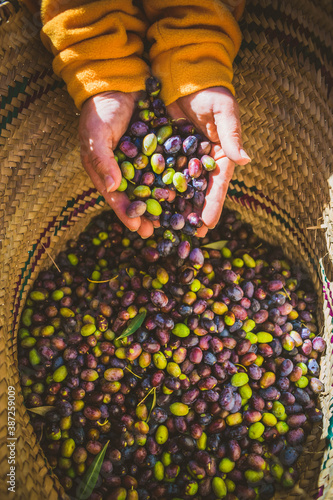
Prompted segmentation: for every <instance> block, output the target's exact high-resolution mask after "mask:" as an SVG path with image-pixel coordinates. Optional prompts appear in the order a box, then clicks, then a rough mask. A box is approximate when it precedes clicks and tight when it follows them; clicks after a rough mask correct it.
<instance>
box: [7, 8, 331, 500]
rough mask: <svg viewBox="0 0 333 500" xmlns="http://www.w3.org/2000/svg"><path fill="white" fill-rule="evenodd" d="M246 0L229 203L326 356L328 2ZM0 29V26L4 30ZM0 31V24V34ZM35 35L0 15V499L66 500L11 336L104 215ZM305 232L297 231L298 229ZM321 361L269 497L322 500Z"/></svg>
mask: <svg viewBox="0 0 333 500" xmlns="http://www.w3.org/2000/svg"><path fill="white" fill-rule="evenodd" d="M317 4H318V0H313V2H312V1H309V0H293V2H289V1H288V0H273V1H272V0H248V3H247V8H246V12H245V15H244V18H243V21H242V23H241V28H242V32H243V35H244V42H243V45H242V48H241V51H240V53H239V56H238V57H237V60H236V75H235V87H236V89H237V93H238V99H239V102H240V107H241V114H242V124H243V136H244V147H245V149H246V151H248V152H249V154H250V156H251V157H252V158H253V160H252V163H251V164H250V165H246V166H245V167H237V168H236V171H235V175H234V179H233V181H232V183H231V185H230V190H229V195H228V201H227V205H228V206H229V207H230V208H234V209H236V210H238V211H239V212H240V213H241V215H242V217H243V219H244V220H245V221H247V222H250V223H251V224H252V225H253V227H254V230H255V231H256V232H257V234H258V235H259V236H261V237H263V238H264V239H267V240H269V241H270V242H274V243H276V244H279V245H282V247H283V248H284V250H285V253H286V254H287V255H288V256H290V257H293V258H296V259H298V260H299V261H302V263H303V265H304V266H305V267H306V268H307V269H308V271H309V273H310V275H311V277H312V279H313V282H314V284H315V287H316V290H317V292H318V295H319V299H320V323H321V328H322V333H323V336H324V338H325V339H326V341H327V343H328V346H330V345H331V342H330V341H331V336H332V316H333V289H332V285H331V284H330V282H329V281H328V280H329V279H332V276H333V273H332V269H333V267H332V255H333V248H332V247H333V225H332V212H333V210H332V209H333V205H332V200H333V196H332V195H333V176H332V173H331V172H330V165H329V162H330V160H331V155H332V148H333V137H332V130H333V127H332V125H333V116H332V109H333V106H332V104H333V103H332V100H333V97H332V94H333V92H331V93H330V90H331V88H332V83H333V67H332V63H333V57H332V46H333V44H332V33H333V23H332V19H333V12H332V10H333V6H332V2H331V0H323V1H322V2H320V6H318V5H317ZM7 19H8V21H7V22H6V20H7ZM1 20H2V21H3V22H2V24H1ZM39 28H40V27H39V25H38V22H37V21H36V19H35V18H33V17H31V15H30V14H29V13H28V12H27V11H26V10H24V9H20V10H19V11H18V12H16V9H15V4H13V3H12V2H9V1H7V2H4V3H3V4H2V5H0V61H1V63H0V93H1V96H2V97H1V106H0V161H1V173H0V195H1V198H0V199H1V204H0V244H2V251H1V255H0V266H1V267H0V276H1V286H0V304H1V308H0V327H1V330H2V332H1V336H0V373H1V377H0V498H1V499H2V498H15V500H34V499H38V500H40V499H48V500H56V499H62V498H65V497H66V495H65V494H64V492H63V490H62V488H61V486H60V484H59V482H58V481H57V479H56V477H55V476H54V475H52V474H51V473H50V471H49V468H48V464H47V461H46V460H45V457H44V455H43V453H42V451H41V450H40V448H39V446H38V443H37V442H36V437H35V435H34V433H33V429H32V426H31V424H30V423H29V422H30V420H29V414H28V413H27V411H26V410H25V407H24V405H23V398H22V394H21V390H20V385H19V375H18V370H17V339H16V334H17V328H18V321H19V316H20V313H21V311H22V307H23V304H24V301H25V299H26V296H27V293H28V292H29V289H30V287H31V285H32V283H33V281H34V279H35V278H36V276H37V275H38V273H39V271H40V270H41V269H42V268H46V267H48V266H49V265H50V264H51V260H50V255H51V256H52V257H55V256H56V255H57V253H58V252H59V251H60V250H61V249H63V248H64V246H65V242H66V241H67V239H69V238H73V237H76V236H77V235H78V234H79V233H80V231H82V230H83V229H84V227H85V226H86V224H87V223H88V222H89V220H90V219H91V217H92V216H94V215H96V214H97V213H98V211H99V210H102V209H103V208H104V207H105V204H104V200H103V198H102V197H100V196H99V194H98V193H96V190H95V189H94V188H93V186H92V184H91V182H90V180H89V179H88V178H87V176H86V174H85V172H84V170H83V168H82V167H81V164H80V156H79V145H78V139H77V126H78V115H77V112H76V110H75V108H74V105H73V103H72V102H71V99H70V98H69V97H68V95H67V93H66V89H65V87H64V84H63V83H62V82H61V80H60V79H58V78H57V77H56V76H55V75H54V74H53V72H52V68H51V62H52V61H51V56H50V55H49V54H48V53H47V52H46V50H45V49H44V48H43V46H42V44H41V42H40V40H39V34H38V32H39ZM310 227H311V228H313V227H314V228H316V229H308V228H310ZM329 356H330V352H329V349H328V353H327V355H326V356H324V357H323V359H322V362H321V379H322V380H323V381H324V382H325V386H326V392H325V393H324V394H323V396H322V397H321V400H320V403H321V407H322V409H323V412H324V420H323V423H322V424H321V425H317V426H316V427H315V428H314V430H313V432H312V434H311V435H310V436H309V438H308V441H307V446H306V449H305V453H304V455H303V457H302V459H301V463H302V470H303V473H302V475H301V480H300V483H299V484H298V485H297V486H296V487H295V488H294V489H293V490H292V491H291V492H290V491H288V492H287V493H282V494H281V493H278V494H276V497H275V498H276V499H278V498H279V499H282V498H284V499H287V498H288V499H291V500H293V499H296V498H297V499H306V498H314V497H315V496H316V497H317V498H320V499H331V498H332V497H333V452H332V445H331V444H330V439H331V438H332V435H333V415H332V411H331V406H332V397H333V389H332V383H333V380H332V375H331V365H330V361H329ZM8 386H13V387H15V390H16V434H15V436H16V437H17V441H16V493H15V496H14V495H13V494H10V495H9V494H8V492H7V484H6V481H7V476H6V474H7V473H8V470H9V465H8V448H7V446H6V445H7V410H6V408H7V387H8Z"/></svg>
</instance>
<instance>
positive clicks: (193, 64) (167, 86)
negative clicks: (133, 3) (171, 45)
mask: <svg viewBox="0 0 333 500" xmlns="http://www.w3.org/2000/svg"><path fill="white" fill-rule="evenodd" d="M200 53H201V55H200ZM152 71H153V74H154V75H156V76H157V78H159V79H160V80H161V82H162V89H161V98H162V99H163V101H164V102H165V104H166V106H168V105H169V104H171V103H172V102H174V101H176V100H177V99H179V98H180V97H183V96H185V95H189V94H193V93H194V92H197V91H198V90H204V89H207V88H210V87H220V86H222V87H226V88H227V89H229V90H230V91H231V93H232V94H233V95H235V89H234V87H233V85H232V78H233V69H232V63H231V60H230V56H229V55H228V53H227V51H226V50H225V48H224V47H223V46H222V45H220V44H214V43H212V44H205V47H204V53H203V48H202V46H200V44H198V46H195V45H190V46H185V47H179V48H177V49H172V50H170V51H168V52H164V53H162V54H160V55H159V57H158V58H156V59H155V60H154V61H153V64H152Z"/></svg>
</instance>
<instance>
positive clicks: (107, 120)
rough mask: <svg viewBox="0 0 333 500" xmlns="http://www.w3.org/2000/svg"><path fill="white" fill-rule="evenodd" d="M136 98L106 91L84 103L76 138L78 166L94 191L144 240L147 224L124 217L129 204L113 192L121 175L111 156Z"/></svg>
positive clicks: (149, 231) (122, 195)
mask: <svg viewBox="0 0 333 500" xmlns="http://www.w3.org/2000/svg"><path fill="white" fill-rule="evenodd" d="M138 96H139V94H138V93H137V92H132V93H124V92H114V91H112V92H111V91H110V92H102V93H101V94H97V95H95V96H93V97H90V98H89V99H87V101H86V102H85V103H84V104H83V106H82V110H81V115H80V123H79V138H80V145H81V160H82V164H83V166H84V168H85V170H86V172H87V174H88V175H89V177H90V178H91V180H92V182H93V183H94V185H95V187H96V189H97V190H98V191H99V192H100V193H101V194H102V195H103V196H104V198H105V200H106V202H107V203H108V204H109V205H110V207H111V208H113V210H114V211H115V213H116V214H117V216H118V217H119V219H120V220H121V221H122V222H123V223H124V224H125V225H126V226H127V227H128V228H129V229H130V230H131V231H137V232H138V233H139V234H140V236H141V237H142V238H148V237H149V236H151V235H152V233H153V231H154V226H153V224H152V223H151V221H149V220H148V219H146V218H145V217H136V218H133V219H130V218H129V217H127V215H126V208H127V207H128V205H129V204H130V201H129V199H128V197H127V196H126V194H125V193H124V192H119V191H116V189H117V188H118V187H119V184H120V181H121V171H120V169H119V166H118V163H117V162H116V160H115V157H114V153H113V151H114V149H115V148H116V146H117V144H118V141H119V139H120V138H121V137H122V136H123V135H124V133H125V132H126V129H127V127H128V125H129V122H130V119H131V117H132V114H133V110H134V106H135V102H136V100H137V98H138Z"/></svg>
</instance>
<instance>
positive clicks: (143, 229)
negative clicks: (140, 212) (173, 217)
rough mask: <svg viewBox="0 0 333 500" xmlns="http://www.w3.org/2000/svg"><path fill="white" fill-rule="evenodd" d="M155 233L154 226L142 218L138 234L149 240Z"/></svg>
mask: <svg viewBox="0 0 333 500" xmlns="http://www.w3.org/2000/svg"><path fill="white" fill-rule="evenodd" d="M153 233H154V225H153V223H152V222H151V221H150V220H148V219H147V218H146V217H141V226H140V227H139V229H138V234H139V235H140V236H141V238H143V239H147V238H149V237H150V236H152V234H153Z"/></svg>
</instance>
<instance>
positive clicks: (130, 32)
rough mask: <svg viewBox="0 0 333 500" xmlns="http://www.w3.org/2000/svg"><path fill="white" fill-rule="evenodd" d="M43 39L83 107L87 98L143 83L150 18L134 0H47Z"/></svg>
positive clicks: (139, 87) (56, 68)
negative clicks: (143, 14)
mask: <svg viewBox="0 0 333 500" xmlns="http://www.w3.org/2000/svg"><path fill="white" fill-rule="evenodd" d="M42 21H43V25H44V26H43V29H42V31H41V38H42V42H43V43H44V45H45V46H46V48H47V49H48V50H50V51H51V52H52V53H53V55H54V56H55V57H54V61H53V69H54V72H55V73H56V74H57V75H59V76H60V77H61V78H63V80H64V81H65V82H66V84H67V89H68V92H69V94H70V95H71V96H72V98H73V99H74V102H75V104H76V106H77V107H78V108H79V109H80V108H81V106H82V104H83V103H84V101H85V100H86V99H88V97H91V96H93V95H96V94H99V93H100V92H106V91H109V90H118V91H123V92H133V91H137V90H143V89H144V88H145V80H146V78H147V77H148V76H149V69H148V67H147V65H146V64H145V63H144V61H143V60H142V59H141V55H142V53H143V42H142V38H143V37H144V36H145V32H146V28H147V26H146V23H145V21H144V20H143V17H142V15H141V14H140V11H139V10H138V9H137V8H136V7H134V6H133V3H132V0H112V1H108V0H97V1H92V0H67V1H66V2H64V1H63V0H43V1H42Z"/></svg>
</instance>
